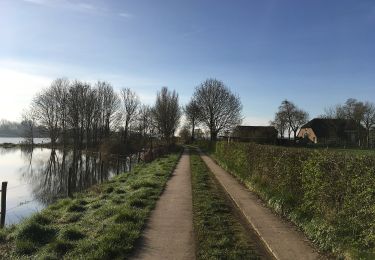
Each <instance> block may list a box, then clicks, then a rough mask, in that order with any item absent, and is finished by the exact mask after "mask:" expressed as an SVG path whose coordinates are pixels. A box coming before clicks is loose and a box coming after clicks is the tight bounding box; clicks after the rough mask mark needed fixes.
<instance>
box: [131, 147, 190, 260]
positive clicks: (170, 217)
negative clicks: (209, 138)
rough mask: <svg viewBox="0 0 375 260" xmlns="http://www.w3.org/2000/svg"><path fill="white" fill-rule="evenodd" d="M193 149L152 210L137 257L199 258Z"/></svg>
mask: <svg viewBox="0 0 375 260" xmlns="http://www.w3.org/2000/svg"><path fill="white" fill-rule="evenodd" d="M192 207H193V206H192V191H191V173H190V159H189V151H188V150H185V151H184V153H183V155H182V157H181V159H180V161H179V163H178V164H177V167H176V169H175V171H174V172H173V175H172V177H171V179H170V180H169V181H168V182H167V186H166V188H165V190H164V192H163V194H162V196H161V197H160V199H159V200H158V202H157V204H156V207H155V209H154V210H153V211H152V213H151V217H150V219H149V220H148V223H147V226H146V228H145V230H144V232H143V236H142V239H141V245H140V248H139V249H138V250H137V252H136V254H135V255H134V256H133V259H150V260H151V259H152V260H159V259H160V260H162V259H163V260H168V259H186V260H188V259H195V247H194V243H195V242H194V233H193V209H192Z"/></svg>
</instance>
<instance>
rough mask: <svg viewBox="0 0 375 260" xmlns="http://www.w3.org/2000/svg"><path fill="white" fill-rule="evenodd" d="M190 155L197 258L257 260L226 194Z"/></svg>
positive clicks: (254, 250) (258, 257)
mask: <svg viewBox="0 0 375 260" xmlns="http://www.w3.org/2000/svg"><path fill="white" fill-rule="evenodd" d="M191 153H192V154H191V158H190V162H191V172H192V190H193V222H194V231H195V235H196V244H197V246H196V251H197V252H196V255H197V259H260V255H259V254H258V252H257V251H256V249H255V246H254V244H253V242H252V241H251V239H250V237H249V236H248V234H247V231H246V229H245V227H243V226H242V225H241V224H240V222H239V221H238V219H236V217H235V216H234V214H233V212H232V210H231V205H230V202H229V201H228V199H227V198H226V197H225V196H226V194H225V193H224V191H223V190H222V189H221V187H220V186H219V184H218V183H217V182H216V180H215V179H214V177H213V176H212V173H211V172H210V171H209V170H208V168H207V167H206V165H205V164H204V162H203V161H202V159H201V158H200V156H199V155H198V154H197V152H196V151H195V150H194V149H191Z"/></svg>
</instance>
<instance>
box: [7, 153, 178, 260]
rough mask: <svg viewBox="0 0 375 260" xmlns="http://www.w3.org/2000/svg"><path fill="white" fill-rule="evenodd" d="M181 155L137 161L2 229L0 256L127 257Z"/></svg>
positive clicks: (55, 257)
mask: <svg viewBox="0 0 375 260" xmlns="http://www.w3.org/2000/svg"><path fill="white" fill-rule="evenodd" d="M179 156H180V154H179V153H174V154H170V155H168V156H165V157H163V158H160V159H156V160H155V161H153V162H151V163H149V164H141V165H137V166H136V167H135V168H134V169H133V170H132V171H131V172H129V173H126V174H121V175H119V176H117V177H115V178H113V179H112V180H110V181H108V182H106V183H103V184H101V185H96V186H93V187H91V188H90V189H89V190H88V191H86V192H83V193H79V194H75V195H74V196H73V198H69V199H63V200H59V201H58V202H57V203H55V204H52V205H51V206H49V207H48V208H46V209H44V210H43V211H41V212H40V213H37V214H35V215H33V216H32V217H31V218H29V219H26V220H25V221H23V222H22V223H21V224H19V225H16V226H13V227H10V228H6V229H3V230H1V231H0V255H1V256H2V258H7V259H19V258H23V257H25V258H38V259H40V258H43V259H45V258H48V259H61V258H62V257H66V258H74V259H76V258H89V259H108V258H124V257H126V256H128V255H129V254H130V253H131V252H132V250H133V248H134V246H135V243H136V241H137V239H138V238H139V237H140V235H141V231H142V229H143V228H144V225H145V221H146V219H147V218H148V216H149V214H150V212H151V210H152V209H153V208H154V206H155V203H156V201H157V199H158V197H159V196H160V194H161V192H162V191H163V189H164V186H165V184H166V182H167V180H168V179H169V177H170V175H171V173H172V172H173V169H174V167H175V166H176V163H177V161H178V159H179Z"/></svg>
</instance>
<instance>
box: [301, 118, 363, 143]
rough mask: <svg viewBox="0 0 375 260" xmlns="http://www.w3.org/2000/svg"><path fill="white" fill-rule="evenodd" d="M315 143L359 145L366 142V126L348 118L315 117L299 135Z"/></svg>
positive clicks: (302, 128)
mask: <svg viewBox="0 0 375 260" xmlns="http://www.w3.org/2000/svg"><path fill="white" fill-rule="evenodd" d="M297 137H299V138H304V139H307V140H309V141H310V142H312V143H315V144H324V145H338V146H358V145H363V144H365V137H366V131H365V128H364V127H363V126H362V125H361V124H358V123H357V122H355V121H354V120H347V119H325V118H314V119H313V120H311V121H310V122H308V123H307V124H305V125H303V126H302V127H301V129H300V131H299V133H298V135H297Z"/></svg>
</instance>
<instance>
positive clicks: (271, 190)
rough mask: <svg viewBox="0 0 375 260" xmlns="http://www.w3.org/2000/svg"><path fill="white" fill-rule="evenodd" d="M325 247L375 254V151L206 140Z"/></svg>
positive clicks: (350, 255) (358, 255)
mask: <svg viewBox="0 0 375 260" xmlns="http://www.w3.org/2000/svg"><path fill="white" fill-rule="evenodd" d="M201 146H202V147H204V148H205V149H207V150H209V151H211V152H212V154H213V156H214V157H215V159H216V160H217V161H218V162H219V163H220V164H221V165H222V166H223V167H224V168H226V169H227V170H228V171H229V172H231V173H232V174H233V175H235V176H236V177H237V178H238V179H239V180H240V181H242V182H243V183H244V184H245V185H246V186H247V187H248V188H249V189H251V190H253V191H255V192H256V193H257V194H258V195H259V196H260V197H261V198H262V199H263V200H264V201H265V202H267V204H268V205H269V206H270V207H271V208H273V209H274V210H275V211H276V212H277V213H279V214H280V215H282V216H285V217H287V218H289V219H290V220H291V221H293V222H294V223H295V224H296V225H298V226H299V227H300V228H301V229H302V230H303V231H304V232H305V233H306V234H307V236H308V237H309V238H310V239H311V240H312V241H313V242H315V244H316V245H317V246H318V247H319V248H320V249H321V250H323V251H326V252H330V253H333V254H334V255H336V256H340V257H344V258H347V259H374V258H375V192H374V187H375V156H374V155H371V154H355V153H345V152H342V151H331V150H322V149H319V150H313V149H304V148H285V147H276V146H266V145H257V144H250V143H230V144H227V143H225V142H218V143H216V145H213V144H210V145H209V144H207V143H206V144H205V143H202V144H201Z"/></svg>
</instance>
